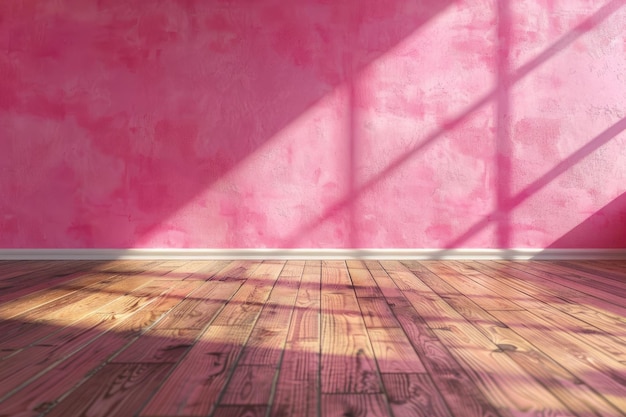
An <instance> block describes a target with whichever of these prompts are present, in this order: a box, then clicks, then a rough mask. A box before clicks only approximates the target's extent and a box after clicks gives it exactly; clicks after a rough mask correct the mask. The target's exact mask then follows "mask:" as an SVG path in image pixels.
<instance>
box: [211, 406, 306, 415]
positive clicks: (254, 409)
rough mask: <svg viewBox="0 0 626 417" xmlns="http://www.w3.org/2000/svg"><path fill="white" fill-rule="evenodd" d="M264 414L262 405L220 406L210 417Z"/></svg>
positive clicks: (264, 407) (265, 409) (265, 410)
mask: <svg viewBox="0 0 626 417" xmlns="http://www.w3.org/2000/svg"><path fill="white" fill-rule="evenodd" d="M266 413H267V407H266V406H264V405H220V406H218V407H217V409H216V410H215V412H214V413H213V416H212V417H265V414H266ZM292 415H295V414H292ZM298 415H299V414H298Z"/></svg>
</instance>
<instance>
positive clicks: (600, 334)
mask: <svg viewBox="0 0 626 417" xmlns="http://www.w3.org/2000/svg"><path fill="white" fill-rule="evenodd" d="M483 280H484V281H483V284H484V285H486V286H490V285H491V283H490V282H489V281H488V280H487V279H485V278H484V277H483ZM491 281H492V282H496V285H497V284H498V282H497V280H494V279H492V280H491ZM509 291H516V290H515V289H509ZM524 295H526V294H523V293H521V292H518V293H517V294H516V295H515V296H516V298H517V303H516V304H517V305H520V306H523V307H525V308H526V309H527V310H528V311H532V312H533V313H534V314H535V315H538V316H542V317H544V320H546V321H548V322H550V323H551V326H552V327H555V328H557V329H561V330H563V331H567V332H569V333H571V335H572V336H573V337H576V338H578V339H580V340H581V341H582V342H583V343H586V344H588V345H590V346H593V347H595V348H596V349H600V350H602V351H604V352H605V353H607V354H609V355H611V357H612V359H613V360H615V361H620V360H624V359H626V340H624V339H622V338H620V335H624V334H625V333H626V318H619V317H615V316H613V315H612V316H608V315H606V314H602V313H597V314H593V312H594V310H592V309H589V308H586V307H585V306H583V305H580V304H578V303H576V302H574V301H569V300H567V299H564V298H563V299H559V301H560V302H558V303H556V302H554V301H553V298H552V297H551V296H550V295H546V294H544V293H543V292H542V291H538V292H537V293H533V294H531V295H532V296H531V295H527V296H526V298H524ZM533 297H534V298H533ZM541 301H543V302H541ZM579 311H582V312H586V313H583V314H581V315H580V316H581V318H578V317H576V316H573V315H572V313H576V312H579ZM585 318H586V319H587V320H588V321H585V320H584V319H585ZM594 319H596V320H594ZM600 319H602V321H599V320H600ZM589 321H591V323H589ZM603 329H609V330H610V331H605V330H603Z"/></svg>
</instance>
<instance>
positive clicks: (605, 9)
mask: <svg viewBox="0 0 626 417" xmlns="http://www.w3.org/2000/svg"><path fill="white" fill-rule="evenodd" d="M625 27H626V1H625V0H612V1H611V0H604V1H595V0H516V1H513V0H500V1H496V0H465V1H452V0H342V1H325V0H317V1H314V0H298V1H281V0H257V1H245V0H197V1H194V0H179V1H174V0H154V1H147V0H146V1H143V0H98V1H96V0H40V1H39V0H3V1H0V247H4V248H35V247H41V248H48V247H60V248H65V247H68V248H78V247H80V248H92V247H97V248H104V247H106V248H127V247H199V248H200V247H210V248H243V247H276V248H286V247H323V248H344V247H352V248H358V247H369V248H372V247H373V248H376V247H378V248H380V247H390V248H407V247H409V248H410V247H413V248H448V247H471V248H497V247H533V248H544V247H550V246H552V247H579V248H585V247H622V248H623V247H626V231H625V230H624V229H625V227H626V226H625V224H626V202H625V200H624V198H623V193H624V191H626V190H625V189H626V132H624V130H625V128H626V121H625V119H624V118H625V117H626V31H625V30H624V28H625ZM621 196H622V197H621ZM580 225H584V227H582V226H580ZM581 227H582V228H581ZM581 230H588V231H590V232H583V233H581V232H580V231H581ZM589 234H593V239H588V237H589Z"/></svg>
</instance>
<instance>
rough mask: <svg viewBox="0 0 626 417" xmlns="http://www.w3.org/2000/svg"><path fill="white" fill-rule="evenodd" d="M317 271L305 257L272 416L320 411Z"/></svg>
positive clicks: (310, 416) (313, 416)
mask: <svg viewBox="0 0 626 417" xmlns="http://www.w3.org/2000/svg"><path fill="white" fill-rule="evenodd" d="M320 271H321V262H320V261H306V263H305V266H304V270H303V272H302V277H301V280H300V285H299V287H298V294H297V297H296V301H295V308H294V311H293V313H292V318H291V322H290V324H289V331H288V334H287V341H286V344H285V351H284V354H283V357H282V360H281V364H280V373H279V375H278V380H277V382H276V390H275V394H274V398H273V400H272V407H271V412H270V415H272V416H277V417H289V416H302V417H317V416H318V415H319V414H318V412H319V394H320V390H319V383H320V380H319V370H320V317H319V316H320V305H321V299H320V297H321V294H320V278H321V272H320Z"/></svg>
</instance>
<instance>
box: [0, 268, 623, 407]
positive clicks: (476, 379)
mask: <svg viewBox="0 0 626 417" xmlns="http://www.w3.org/2000/svg"><path fill="white" fill-rule="evenodd" d="M625 278H626V262H624V261H555V262H552V261H549V262H548V261H546V262H544V261H542V262H539V261H513V262H505V261H402V262H399V261H380V262H379V261H375V260H349V261H341V260H333V261H318V260H309V261H306V262H305V261H297V260H294V261H291V260H290V261H280V260H251V261H248V260H236V261H226V260H225V261H199V260H194V261H188V260H172V261H127V260H124V261H121V260H120V261H113V262H92V261H89V262H71V261H67V262H65V261H64V262H47V261H45V262H43V261H28V262H0V416H12V417H14V416H19V417H35V416H42V415H46V416H49V415H51V416H57V415H78V416H81V415H85V416H87V415H90V416H92V415H95V416H98V415H122V416H124V415H133V416H136V415H141V416H142V417H150V416H153V417H157V416H158V417H173V416H208V417H216V416H217V417H220V416H249V417H252V416H264V417H268V416H272V417H274V416H278V417H287V416H305V417H309V416H310V417H320V416H344V417H345V416H385V417H399V416H411V417H412V416H434V417H437V416H445V417H466V416H467V417H507V416H529V417H530V416H533V417H535V416H537V415H542V416H546V417H547V416H550V417H552V416H555V417H556V416H578V417H582V416H584V417H587V416H589V417H590V416H596V417H599V416H602V417H619V416H621V417H625V416H626V414H625V411H624V410H626V400H625V399H626V354H625V353H624V352H626V305H623V302H621V301H623V298H622V295H624V294H626V279H625ZM5 290H6V292H4V291H5Z"/></svg>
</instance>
